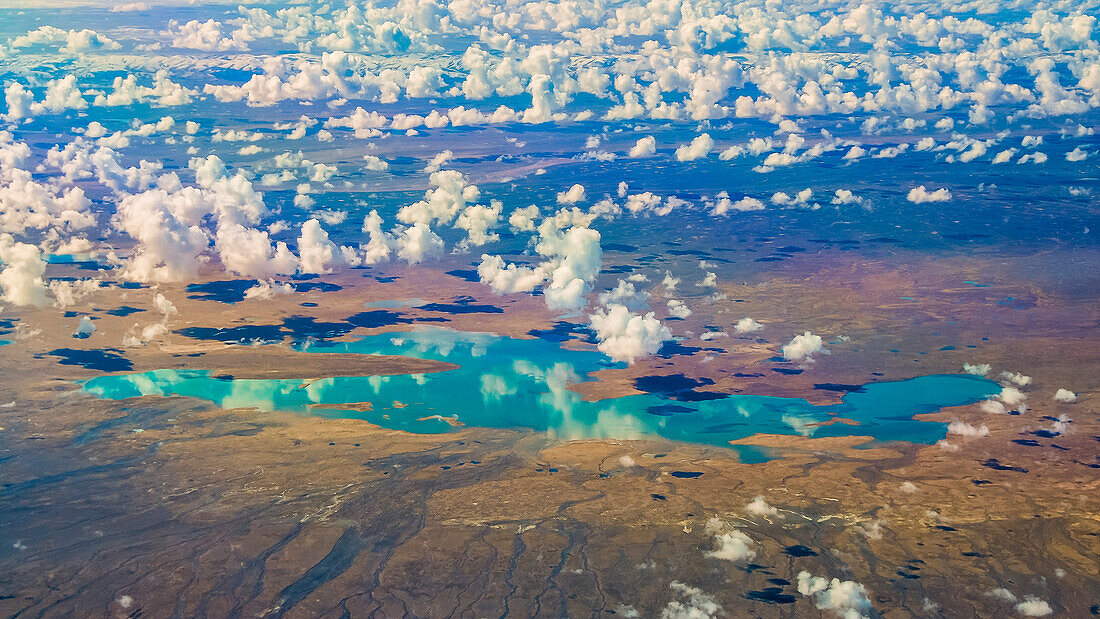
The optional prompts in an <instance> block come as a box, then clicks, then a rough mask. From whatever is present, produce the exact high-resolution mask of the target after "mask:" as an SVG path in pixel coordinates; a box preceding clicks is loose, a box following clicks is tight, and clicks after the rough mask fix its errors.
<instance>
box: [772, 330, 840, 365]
mask: <svg viewBox="0 0 1100 619" xmlns="http://www.w3.org/2000/svg"><path fill="white" fill-rule="evenodd" d="M780 352H781V353H782V355H783V358H784V359H786V360H788V361H805V362H806V363H811V362H813V355H815V354H817V353H819V352H820V353H824V354H829V351H828V350H826V349H825V347H824V346H823V345H822V340H821V336H820V335H814V334H812V333H810V332H809V331H807V332H805V333H803V334H801V335H796V336H794V338H792V339H791V341H790V342H788V343H787V344H786V345H785V346H784V347H783V348H782V349H781V351H780Z"/></svg>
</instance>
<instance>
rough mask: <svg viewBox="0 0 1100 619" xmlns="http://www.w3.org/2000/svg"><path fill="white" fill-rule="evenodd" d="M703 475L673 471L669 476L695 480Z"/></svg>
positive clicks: (697, 472) (698, 472)
mask: <svg viewBox="0 0 1100 619" xmlns="http://www.w3.org/2000/svg"><path fill="white" fill-rule="evenodd" d="M702 474H703V472H702V471H672V472H671V473H669V475H672V476H673V477H675V478H676V479H695V478H696V477H699V476H701V475H702Z"/></svg>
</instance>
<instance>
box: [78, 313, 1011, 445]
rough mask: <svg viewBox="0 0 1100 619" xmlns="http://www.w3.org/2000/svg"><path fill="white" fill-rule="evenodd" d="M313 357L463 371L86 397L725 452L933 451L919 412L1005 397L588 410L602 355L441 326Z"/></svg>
mask: <svg viewBox="0 0 1100 619" xmlns="http://www.w3.org/2000/svg"><path fill="white" fill-rule="evenodd" d="M302 349H303V350H306V351H312V352H338V353H344V352H347V353H360V354H381V355H405V356H409V357H417V358H421V359H435V360H440V361H449V362H452V363H456V364H458V365H459V366H460V369H457V370H453V371H448V372H439V373H433V374H414V375H404V376H370V377H350V378H328V379H324V380H319V381H316V382H313V383H311V384H308V385H304V386H303V382H302V381H301V380H236V379H230V378H227V377H221V378H215V377H213V376H211V375H210V373H209V372H207V371H205V370H155V371H152V372H144V373H139V374H127V375H117V376H104V377H100V378H95V379H92V380H89V381H88V382H87V383H85V384H84V389H85V390H86V391H88V392H89V393H92V394H94V395H96V396H98V397H101V398H110V399H122V398H130V397H137V396H141V395H183V396H192V397H197V398H202V399H205V400H209V401H211V402H213V403H215V404H217V405H218V406H221V407H224V408H233V407H255V408H258V409H260V410H265V411H270V410H284V411H294V412H306V411H310V412H312V413H314V414H320V415H325V416H331V417H340V418H354V419H364V420H367V421H369V422H371V423H374V424H377V425H380V426H383V427H386V428H392V429H398V430H406V431H409V432H418V433H440V432H449V431H453V430H454V426H452V425H451V424H449V423H447V422H446V421H444V420H442V419H440V418H439V417H437V416H442V417H454V418H457V421H458V422H461V423H462V424H464V425H466V426H472V427H492V428H516V427H522V428H531V429H534V430H537V431H546V432H547V433H548V434H549V435H550V436H551V437H555V438H561V439H577V438H620V439H632V438H645V437H655V436H660V437H664V438H668V439H672V440H678V441H686V442H692V443H704V444H710V445H722V446H728V442H729V441H731V440H735V439H739V438H744V437H747V436H751V435H753V434H758V433H771V434H801V435H805V436H816V437H822V436H843V435H859V436H870V437H873V438H874V439H877V440H879V441H894V440H902V441H909V442H914V443H933V442H935V441H937V440H939V439H941V438H943V437H944V435H945V428H946V425H945V424H942V423H934V422H927V421H916V420H914V419H913V416H914V415H917V414H920V413H928V412H932V411H935V410H937V409H939V408H942V407H945V406H958V405H963V404H969V403H973V402H977V401H979V400H982V399H984V398H986V397H987V396H990V395H993V394H995V393H997V392H998V391H999V390H1000V387H999V386H998V385H997V384H996V383H995V382H993V381H989V380H986V379H984V378H979V377H975V376H970V375H933V376H922V377H918V378H914V379H910V380H905V381H900V382H884V383H872V384H869V385H866V386H865V387H864V389H863V390H862V391H854V392H851V393H848V394H847V395H846V396H845V397H844V400H843V403H841V404H838V405H833V406H815V405H812V404H810V403H809V402H807V401H806V400H804V399H801V398H775V397H766V396H755V395H731V396H725V395H719V394H715V393H710V392H700V391H697V390H695V389H691V388H688V389H684V390H680V391H676V392H672V393H647V394H644V395H632V396H626V397H620V398H613V399H607V400H600V401H596V402H586V401H583V400H582V399H581V396H580V395H579V394H577V393H576V392H574V391H571V390H569V389H568V385H569V384H571V383H575V382H582V381H585V380H590V379H589V377H588V374H589V373H590V372H593V371H595V370H599V369H606V368H613V367H622V365H621V364H615V363H612V362H610V361H609V360H608V359H607V358H606V357H605V356H603V355H602V354H601V353H598V352H591V351H576V350H566V349H563V348H561V347H560V346H558V345H557V344H555V343H553V342H547V341H544V340H539V339H531V340H521V339H514V338H507V337H501V336H496V335H492V334H487V333H468V332H461V331H452V330H447V329H438V328H431V329H419V330H416V331H411V332H403V333H386V334H380V335H373V336H369V337H366V338H363V339H361V340H359V341H356V342H350V343H322V344H316V343H314V344H310V345H306V346H304V347H303V348H302ZM681 378H682V377H681ZM649 382H651V383H653V382H660V381H659V380H656V381H649ZM705 398H713V399H705ZM352 402H371V404H372V410H370V411H366V412H360V411H349V410H330V409H311V408H310V407H309V405H310V404H314V403H318V404H319V403H324V404H340V403H352ZM830 412H832V413H836V414H838V415H840V416H841V417H846V418H849V419H854V420H856V421H858V422H859V425H857V426H852V425H847V424H833V425H828V426H818V425H815V424H819V423H821V422H824V421H828V420H829V419H830V415H829V413H830ZM743 455H744V456H745V457H746V458H748V459H753V460H756V461H761V460H766V459H768V458H767V456H766V454H762V453H760V452H759V451H752V450H750V451H749V452H746V453H745V454H743Z"/></svg>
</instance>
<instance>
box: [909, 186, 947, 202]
mask: <svg viewBox="0 0 1100 619" xmlns="http://www.w3.org/2000/svg"><path fill="white" fill-rule="evenodd" d="M905 199H906V200H909V201H910V202H912V203H914V204H924V203H925V202H947V201H948V200H950V199H951V192H950V191H948V190H947V189H943V188H940V189H937V190H935V191H928V189H926V188H925V186H924V185H920V186H919V187H914V188H913V189H910V190H909V193H908V195H906V196H905Z"/></svg>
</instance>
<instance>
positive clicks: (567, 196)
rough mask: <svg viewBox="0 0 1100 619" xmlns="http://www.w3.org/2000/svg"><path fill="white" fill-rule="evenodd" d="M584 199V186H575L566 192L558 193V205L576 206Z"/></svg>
mask: <svg viewBox="0 0 1100 619" xmlns="http://www.w3.org/2000/svg"><path fill="white" fill-rule="evenodd" d="M583 199H584V185H579V184H575V185H573V186H572V187H570V188H569V189H568V190H567V191H562V192H560V193H558V204H576V203H577V202H580V201H581V200H583Z"/></svg>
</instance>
